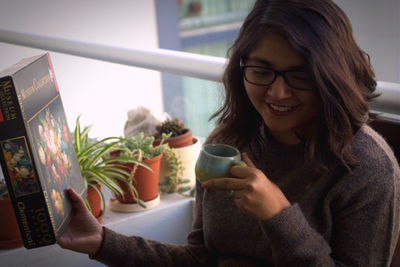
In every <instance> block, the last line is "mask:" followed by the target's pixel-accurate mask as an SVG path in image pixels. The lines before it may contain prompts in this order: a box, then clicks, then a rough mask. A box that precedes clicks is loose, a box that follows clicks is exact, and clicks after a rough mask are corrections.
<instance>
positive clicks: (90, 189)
mask: <svg viewBox="0 0 400 267" xmlns="http://www.w3.org/2000/svg"><path fill="white" fill-rule="evenodd" d="M91 127H92V126H85V127H84V128H83V129H82V130H81V126H80V122H79V117H78V118H77V120H76V125H75V130H74V148H75V152H76V155H77V158H78V162H79V167H80V170H81V174H82V177H83V178H84V180H85V181H86V183H87V198H86V200H85V201H86V204H87V206H88V208H89V209H90V210H91V211H92V213H93V215H94V216H95V217H96V218H98V220H99V221H101V218H102V214H103V212H104V210H105V198H104V195H103V193H102V191H101V186H105V187H107V188H109V189H110V190H111V192H113V193H115V194H123V189H122V188H121V186H120V184H119V181H126V180H128V178H129V175H130V173H128V172H127V171H125V170H124V169H123V168H121V167H120V164H128V163H135V164H138V165H141V166H145V165H144V164H143V163H142V162H140V161H138V160H137V159H135V158H132V157H127V156H124V155H121V156H118V157H115V158H113V159H112V160H111V159H109V158H107V157H106V155H108V154H109V153H110V151H113V150H115V149H116V148H117V147H118V145H119V144H120V142H121V139H122V138H121V137H106V138H103V139H101V140H96V139H90V138H89V136H88V134H89V131H90V129H91ZM116 161H118V163H116ZM145 167H146V166H145ZM132 190H135V189H134V188H132Z"/></svg>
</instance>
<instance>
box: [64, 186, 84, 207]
mask: <svg viewBox="0 0 400 267" xmlns="http://www.w3.org/2000/svg"><path fill="white" fill-rule="evenodd" d="M68 196H69V199H70V200H71V204H72V206H73V207H74V208H75V209H76V210H82V209H85V208H86V204H85V201H84V200H83V198H82V197H81V196H80V195H79V194H78V193H77V192H76V191H75V190H74V189H73V188H69V189H68Z"/></svg>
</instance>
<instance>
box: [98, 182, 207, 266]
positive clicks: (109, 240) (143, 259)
mask: <svg viewBox="0 0 400 267" xmlns="http://www.w3.org/2000/svg"><path fill="white" fill-rule="evenodd" d="M196 190H197V192H196V208H195V212H196V214H195V221H194V224H193V230H192V231H191V233H190V234H189V235H188V244H187V245H176V244H168V243H161V242H158V241H154V240H148V239H145V238H142V237H139V236H132V237H128V236H124V235H121V234H118V233H116V232H114V231H112V230H110V229H108V228H105V227H104V236H103V243H102V245H101V247H100V249H99V250H98V251H97V252H96V254H95V255H93V256H91V258H93V259H95V260H97V261H100V262H102V263H104V264H106V265H109V266H209V263H210V261H212V260H213V258H212V257H211V256H210V255H211V254H209V253H208V250H207V248H206V246H205V244H204V238H203V230H202V209H201V206H202V204H201V203H202V201H201V199H202V195H203V193H202V189H201V186H199V185H196ZM214 261H215V259H214Z"/></svg>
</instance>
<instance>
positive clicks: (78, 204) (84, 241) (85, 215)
mask: <svg viewBox="0 0 400 267" xmlns="http://www.w3.org/2000/svg"><path fill="white" fill-rule="evenodd" d="M68 194H69V197H70V200H71V204H72V209H73V211H72V212H73V213H72V218H71V222H70V223H69V225H68V227H67V229H66V230H65V232H64V234H63V235H62V236H61V237H60V239H59V240H58V244H59V245H60V246H61V247H62V248H66V249H70V250H73V251H77V252H81V253H86V254H91V255H93V254H94V253H96V251H97V250H98V249H99V247H100V245H101V242H102V239H103V228H102V227H101V225H100V223H99V222H98V221H97V220H96V218H95V217H94V216H93V215H92V213H91V212H90V211H89V210H88V208H87V207H86V205H85V202H84V200H83V199H82V198H81V196H80V195H79V194H77V193H76V192H75V191H74V190H73V189H68Z"/></svg>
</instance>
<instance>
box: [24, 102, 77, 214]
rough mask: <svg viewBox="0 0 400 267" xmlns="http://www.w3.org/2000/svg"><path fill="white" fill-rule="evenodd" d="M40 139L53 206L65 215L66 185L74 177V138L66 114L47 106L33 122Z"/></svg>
mask: <svg viewBox="0 0 400 267" xmlns="http://www.w3.org/2000/svg"><path fill="white" fill-rule="evenodd" d="M30 126H31V129H32V131H33V133H34V135H35V137H36V138H35V139H36V141H37V142H36V149H37V153H38V155H39V159H40V168H41V171H42V173H43V175H44V177H45V179H47V184H48V185H51V188H47V191H48V192H49V194H50V198H49V199H50V200H51V201H52V208H53V209H54V210H55V212H56V213H57V214H59V215H64V207H63V204H62V203H63V198H64V197H65V195H64V194H63V192H64V189H66V188H67V187H68V185H69V181H70V180H71V179H70V178H71V177H70V176H71V165H72V163H71V155H70V152H69V151H71V150H70V146H71V144H70V142H71V140H70V138H69V132H68V127H67V124H66V120H65V118H62V117H61V116H59V115H57V114H53V113H51V111H50V107H48V108H46V109H44V110H43V111H42V112H41V113H40V114H38V116H37V117H36V118H35V120H33V121H32V122H31V123H30Z"/></svg>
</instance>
